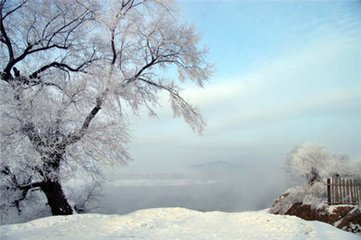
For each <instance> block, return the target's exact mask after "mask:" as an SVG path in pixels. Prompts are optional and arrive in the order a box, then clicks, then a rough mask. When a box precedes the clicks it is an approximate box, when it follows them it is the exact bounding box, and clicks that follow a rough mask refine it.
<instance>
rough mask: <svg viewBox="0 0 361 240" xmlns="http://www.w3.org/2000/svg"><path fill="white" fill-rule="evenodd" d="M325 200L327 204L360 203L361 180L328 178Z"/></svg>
mask: <svg viewBox="0 0 361 240" xmlns="http://www.w3.org/2000/svg"><path fill="white" fill-rule="evenodd" d="M327 198H328V199H327V200H328V204H329V205H338V204H352V205H357V204H360V203H361V181H360V180H356V179H350V178H340V177H336V178H328V179H327Z"/></svg>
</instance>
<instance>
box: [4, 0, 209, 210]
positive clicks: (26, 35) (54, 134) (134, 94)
mask: <svg viewBox="0 0 361 240" xmlns="http://www.w3.org/2000/svg"><path fill="white" fill-rule="evenodd" d="M100 3H101V4H100ZM175 9H176V8H175V6H174V3H173V2H172V1H169V0H110V1H106V2H103V1H100V2H98V1H96V0H76V1H71V0H52V1H47V3H46V4H44V2H43V1H42V0H31V1H30V0H29V1H27V0H0V17H1V21H0V32H1V35H0V71H1V72H0V75H1V82H0V91H1V92H0V104H1V105H0V106H1V115H0V118H1V119H0V122H1V125H0V134H1V135H0V137H1V138H0V141H1V142H0V145H1V163H0V174H1V182H0V183H1V185H2V186H1V191H2V195H6V196H9V197H7V198H6V199H11V200H8V202H5V203H4V204H3V205H2V206H5V205H9V204H10V205H12V206H16V207H19V206H20V205H19V204H20V202H21V201H22V200H25V199H26V197H27V195H28V194H29V192H31V191H33V190H39V191H40V192H43V193H44V194H45V196H46V199H47V202H48V205H49V207H50V209H51V212H52V214H53V215H63V214H71V213H72V212H73V210H72V206H71V205H70V204H69V202H68V200H67V198H66V196H65V195H64V192H63V187H62V181H63V179H64V178H66V177H69V176H75V173H76V172H78V171H77V169H79V168H81V169H82V170H84V169H85V170H86V172H88V173H91V174H94V175H99V174H100V172H101V169H102V165H103V164H111V163H126V162H127V161H129V159H130V158H129V156H128V154H127V149H126V144H127V142H128V132H127V124H128V123H127V117H126V116H127V112H126V110H131V111H138V110H139V109H140V108H145V109H147V110H148V111H149V114H150V115H156V112H155V108H156V106H157V105H158V93H159V92H167V93H168V94H169V96H170V102H171V106H172V109H173V112H174V114H175V116H177V117H182V118H184V120H185V121H186V122H187V123H188V124H189V125H190V126H191V127H192V129H193V130H195V131H196V132H201V131H202V129H203V127H204V125H205V123H204V121H203V119H202V117H201V115H200V114H199V111H198V109H197V108H196V107H194V106H192V105H191V104H190V103H189V102H187V101H186V100H185V99H184V98H183V97H182V96H181V93H180V87H179V83H182V82H183V81H184V80H191V81H193V82H195V83H196V84H197V85H199V86H202V85H203V82H204V81H205V80H206V79H207V78H208V77H209V75H210V66H209V65H208V64H207V63H206V61H205V59H204V58H205V56H206V50H205V49H200V48H199V47H198V42H199V37H198V36H197V34H196V33H195V31H194V29H193V28H192V27H189V26H187V25H185V24H182V23H180V22H179V21H177V20H178V13H177V11H176V10H175ZM166 69H170V70H171V71H168V72H167V71H164V70H166ZM173 70H176V71H177V72H178V77H174V74H171V75H169V76H168V77H167V73H169V72H171V73H173V72H174V71H173ZM177 80H180V81H177ZM81 172H83V171H81Z"/></svg>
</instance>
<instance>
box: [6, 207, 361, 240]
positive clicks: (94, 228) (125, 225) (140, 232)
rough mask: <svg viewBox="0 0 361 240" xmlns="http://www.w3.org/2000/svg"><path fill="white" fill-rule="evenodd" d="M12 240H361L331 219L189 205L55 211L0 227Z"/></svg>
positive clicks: (7, 237)
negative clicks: (327, 221)
mask: <svg viewBox="0 0 361 240" xmlns="http://www.w3.org/2000/svg"><path fill="white" fill-rule="evenodd" d="M0 238H1V239H2V240H6V239H16V240H21V239H28V240H31V239H34V240H39V239H52V240H57V239H67V240H72V239H73V240H80V239H81V240H83V239H87V240H91V239H94V240H98V239H132V240H134V239H147V240H161V239H172V240H173V239H178V240H181V239H184V240H193V239H197V240H199V239H204V240H212V239H218V240H219V239H223V240H227V239H230V240H235V239H242V240H247V239H250V240H261V239H262V240H263V239H267V240H272V239H277V240H283V239H287V240H308V239H310V240H311V239H312V240H313V239H315V240H316V239H320V240H328V239H329V240H341V239H342V240H356V239H358V240H360V239H361V238H360V236H357V235H355V234H352V233H348V232H344V231H342V230H339V229H337V228H334V227H332V226H330V225H327V224H325V223H321V222H316V221H304V220H302V219H300V218H297V217H293V216H280V215H272V214H269V213H266V212H265V211H260V212H241V213H224V212H198V211H193V210H189V209H184V208H158V209H147V210H140V211H137V212H134V213H131V214H127V215H100V214H82V215H71V216H54V217H47V218H43V219H37V220H34V221H31V222H27V223H23V224H12V225H3V226H0Z"/></svg>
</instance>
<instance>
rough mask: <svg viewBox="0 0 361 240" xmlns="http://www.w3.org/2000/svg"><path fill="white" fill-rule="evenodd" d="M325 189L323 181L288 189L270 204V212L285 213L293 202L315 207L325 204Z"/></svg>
mask: <svg viewBox="0 0 361 240" xmlns="http://www.w3.org/2000/svg"><path fill="white" fill-rule="evenodd" d="M326 202H327V189H326V185H325V184H324V183H323V182H316V183H314V184H313V185H312V186H310V185H304V186H297V187H293V188H290V189H288V190H287V191H286V192H285V193H284V194H283V195H282V196H281V197H280V198H279V199H278V200H276V202H275V203H274V205H273V206H272V208H271V209H270V212H271V213H278V214H285V213H286V212H287V211H288V210H289V209H290V208H291V207H292V206H293V205H294V204H295V203H302V204H307V205H311V207H312V208H314V209H317V208H321V207H322V206H325V204H326Z"/></svg>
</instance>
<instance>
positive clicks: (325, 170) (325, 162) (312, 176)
mask: <svg viewBox="0 0 361 240" xmlns="http://www.w3.org/2000/svg"><path fill="white" fill-rule="evenodd" d="M358 165H359V163H358V161H357V160H353V161H351V160H350V157H349V156H348V155H346V154H332V153H330V152H329V151H328V150H327V149H326V148H325V147H324V146H322V145H319V144H316V143H305V144H303V145H300V146H297V147H295V148H294V149H293V150H292V151H291V152H290V153H289V154H288V156H287V159H286V168H287V170H288V171H289V172H290V173H291V174H292V175H294V176H297V177H303V178H305V179H306V180H307V182H308V184H310V185H312V184H313V183H314V182H317V181H320V180H322V178H325V177H335V176H345V177H351V176H354V177H356V176H357V173H356V172H360V173H361V169H358V170H355V169H357V168H358Z"/></svg>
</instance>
